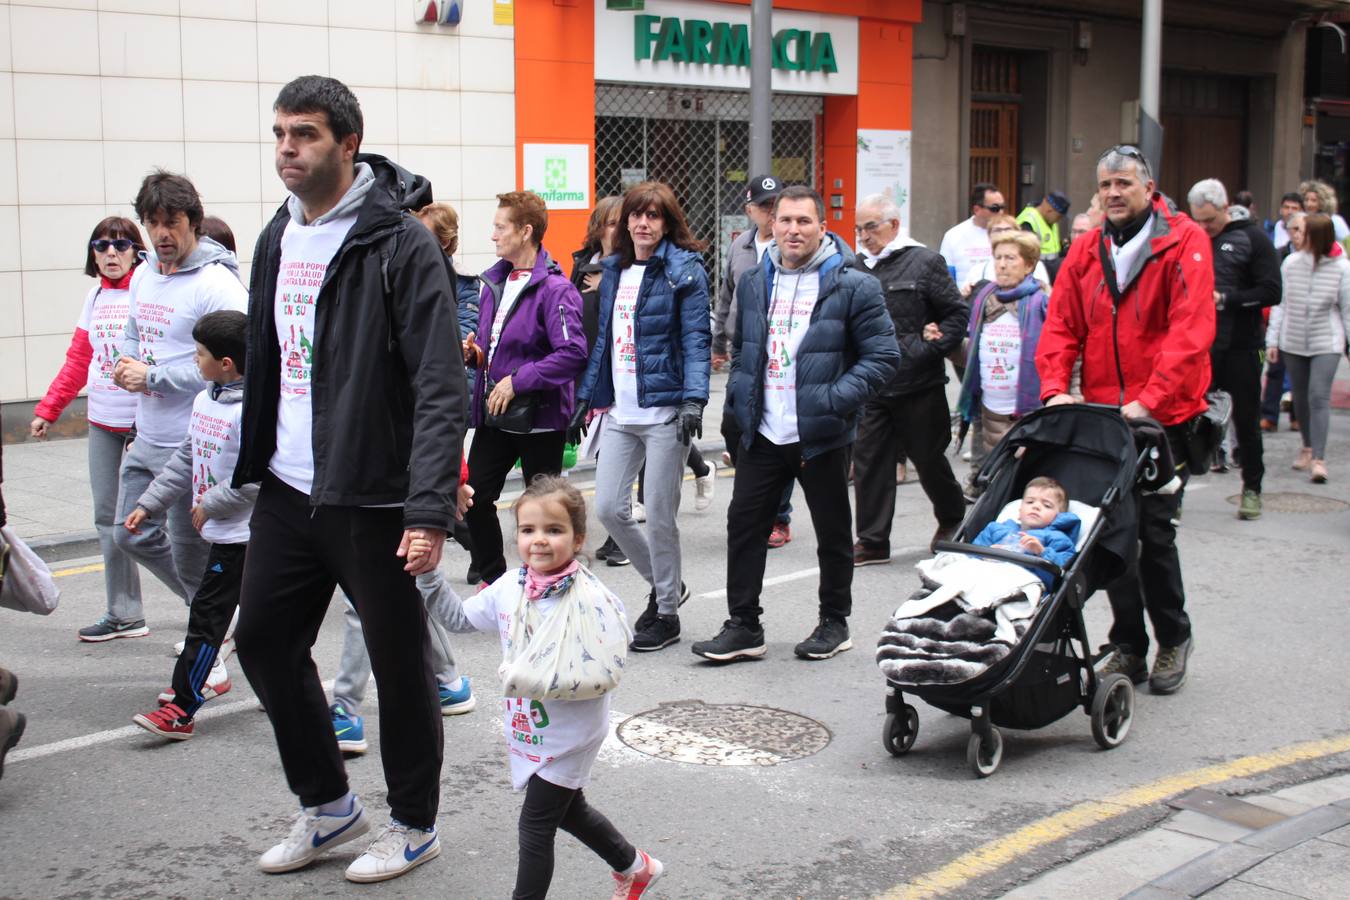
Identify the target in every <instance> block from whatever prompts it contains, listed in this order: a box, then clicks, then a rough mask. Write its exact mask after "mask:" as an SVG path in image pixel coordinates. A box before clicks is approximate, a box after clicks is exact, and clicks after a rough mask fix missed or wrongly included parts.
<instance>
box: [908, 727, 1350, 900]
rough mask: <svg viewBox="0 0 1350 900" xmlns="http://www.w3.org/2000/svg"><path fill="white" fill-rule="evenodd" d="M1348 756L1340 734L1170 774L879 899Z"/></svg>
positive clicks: (969, 875)
mask: <svg viewBox="0 0 1350 900" xmlns="http://www.w3.org/2000/svg"><path fill="white" fill-rule="evenodd" d="M1347 751H1350V734H1341V735H1337V736H1335V737H1330V738H1323V739H1321V740H1316V741H1305V742H1303V743H1298V744H1290V745H1289V746H1288V747H1282V748H1280V749H1278V750H1272V751H1270V752H1268V753H1258V754H1254V755H1252V756H1244V757H1241V758H1240V759H1235V760H1231V761H1229V762H1225V763H1218V764H1216V765H1212V766H1205V767H1204V768H1201V769H1194V770H1192V771H1190V772H1181V773H1178V774H1176V775H1167V776H1165V777H1163V778H1159V779H1158V780H1156V781H1151V782H1148V783H1147V784H1142V785H1139V786H1138V787H1133V788H1129V789H1127V790H1124V791H1120V792H1119V793H1115V794H1110V795H1108V796H1106V797H1103V798H1101V799H1100V800H1087V801H1084V802H1083V803H1079V804H1077V805H1075V806H1071V807H1069V808H1068V809H1066V810H1064V811H1063V812H1058V813H1055V814H1054V815H1053V816H1048V817H1046V818H1044V819H1041V820H1039V821H1037V822H1032V823H1031V824H1030V825H1026V826H1024V827H1022V828H1019V829H1017V830H1016V831H1014V832H1013V833H1012V834H1009V835H1006V836H1004V837H1001V838H998V839H997V840H993V841H990V842H989V843H987V844H984V845H983V846H980V847H976V848H975V849H974V850H971V851H970V852H968V853H963V854H962V855H961V856H959V857H957V858H956V859H954V860H952V861H951V862H949V863H947V864H946V865H945V866H942V867H941V868H939V869H935V870H933V871H932V872H928V873H926V874H924V875H920V876H919V877H917V878H915V879H914V880H912V881H908V882H905V883H904V884H899V885H896V886H895V887H893V888H891V889H890V890H889V891H887V892H886V893H884V894H882V895H881V897H882V898H883V900H919V898H928V897H941V896H943V895H944V894H949V893H951V892H952V891H955V890H957V889H958V888H960V887H962V886H964V885H966V884H968V883H970V882H972V881H974V880H976V879H977V878H982V877H984V876H986V875H989V874H991V873H993V872H995V871H997V870H998V869H1000V868H1002V867H1003V866H1006V865H1008V864H1009V863H1011V862H1014V861H1015V860H1017V859H1019V858H1020V857H1022V856H1025V855H1026V854H1028V853H1030V852H1031V851H1033V850H1037V849H1039V848H1041V847H1044V846H1046V845H1047V844H1051V843H1054V842H1055V841H1057V840H1059V839H1060V838H1064V837H1068V836H1069V835H1071V834H1074V833H1076V832H1078V831H1082V830H1083V829H1085V828H1090V827H1092V826H1094V825H1100V824H1102V823H1104V822H1108V821H1110V820H1111V819H1114V818H1117V817H1118V816H1122V815H1124V814H1126V813H1128V812H1131V811H1133V810H1136V809H1141V808H1143V807H1145V806H1149V805H1151V804H1154V803H1158V802H1160V801H1162V800H1165V799H1167V798H1168V797H1172V796H1175V795H1176V794H1179V793H1181V792H1182V791H1188V790H1191V789H1192V788H1197V787H1201V786H1203V785H1207V784H1216V783H1218V782H1221V781H1228V780H1229V779H1232V778H1244V777H1247V776H1251V775H1259V774H1261V773H1262V772H1269V771H1270V770H1272V769H1278V768H1280V767H1282V766H1288V765H1292V764H1293V763H1299V762H1306V761H1307V760H1310V759H1319V758H1321V757H1324V756H1332V755H1334V754H1337V753H1345V752H1347Z"/></svg>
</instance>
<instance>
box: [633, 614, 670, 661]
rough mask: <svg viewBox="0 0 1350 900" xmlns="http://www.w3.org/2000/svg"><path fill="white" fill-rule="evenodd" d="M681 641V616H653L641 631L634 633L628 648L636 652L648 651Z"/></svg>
mask: <svg viewBox="0 0 1350 900" xmlns="http://www.w3.org/2000/svg"><path fill="white" fill-rule="evenodd" d="M679 641H680V617H679V616H662V615H656V616H652V620H651V621H650V622H648V623H647V626H646V627H645V628H643V629H642V630H641V631H639V632H637V633H636V634H634V635H633V642H632V643H631V644H629V645H628V649H629V650H632V651H633V652H635V653H647V652H649V651H652V650H661V649H662V648H665V647H669V646H670V645H671V644H677V643H679Z"/></svg>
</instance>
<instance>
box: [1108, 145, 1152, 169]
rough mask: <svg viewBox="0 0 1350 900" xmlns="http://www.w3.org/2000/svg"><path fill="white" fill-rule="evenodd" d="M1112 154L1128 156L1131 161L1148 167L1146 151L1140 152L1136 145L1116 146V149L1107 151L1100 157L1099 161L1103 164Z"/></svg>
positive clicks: (1112, 148)
mask: <svg viewBox="0 0 1350 900" xmlns="http://www.w3.org/2000/svg"><path fill="white" fill-rule="evenodd" d="M1112 153H1119V154H1120V155H1121V156H1126V157H1129V158H1130V159H1133V160H1137V161H1138V162H1141V163H1143V164H1144V165H1148V160H1147V159H1145V158H1144V151H1142V150H1140V149H1139V148H1138V147H1136V146H1135V145H1134V144H1116V145H1115V146H1114V147H1111V148H1108V149H1107V150H1105V151H1104V152H1103V153H1102V155H1101V156H1100V157H1098V159H1097V161H1098V162H1101V161H1102V160H1103V159H1106V158H1107V157H1108V156H1110V155H1111V154H1112Z"/></svg>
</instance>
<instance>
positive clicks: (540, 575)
mask: <svg viewBox="0 0 1350 900" xmlns="http://www.w3.org/2000/svg"><path fill="white" fill-rule="evenodd" d="M580 569H581V563H579V562H577V561H576V560H575V559H574V560H572V561H571V562H570V563H568V564H567V565H565V566H563V567H562V568H561V569H559V570H558V571H556V572H536V571H535V570H534V569H531V568H529V567H528V566H527V567H526V568H525V596H526V597H527V598H529V599H530V600H539V599H541V598H543V597H544V596H546V595H547V594H550V593H557V592H558V590H561V589H562V588H561V587H560V586H561V585H562V583H563V582H564V581H567V580H568V579H569V578H571V577H572V576H573V575H575V574H577V572H578V571H579V570H580ZM555 588H557V589H558V590H555Z"/></svg>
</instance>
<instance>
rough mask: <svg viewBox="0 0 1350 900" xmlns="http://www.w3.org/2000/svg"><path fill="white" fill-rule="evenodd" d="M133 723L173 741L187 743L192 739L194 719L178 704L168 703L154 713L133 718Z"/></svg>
mask: <svg viewBox="0 0 1350 900" xmlns="http://www.w3.org/2000/svg"><path fill="white" fill-rule="evenodd" d="M131 721H133V722H135V723H136V724H137V725H139V726H141V727H142V728H144V729H145V730H146V731H149V732H151V733H152V734H157V735H159V736H160V737H163V738H168V739H169V740H171V741H186V740H187V739H188V738H190V737H192V719H191V718H189V717H188V716H187V715H186V714H185V713H184V712H183V711H182V710H181V709H179V708H178V704H176V703H166V704H164V705H163V706H161V707H160V708H159V709H157V710H155V711H154V712H152V713H148V714H139V715H135V716H132V717H131Z"/></svg>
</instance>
